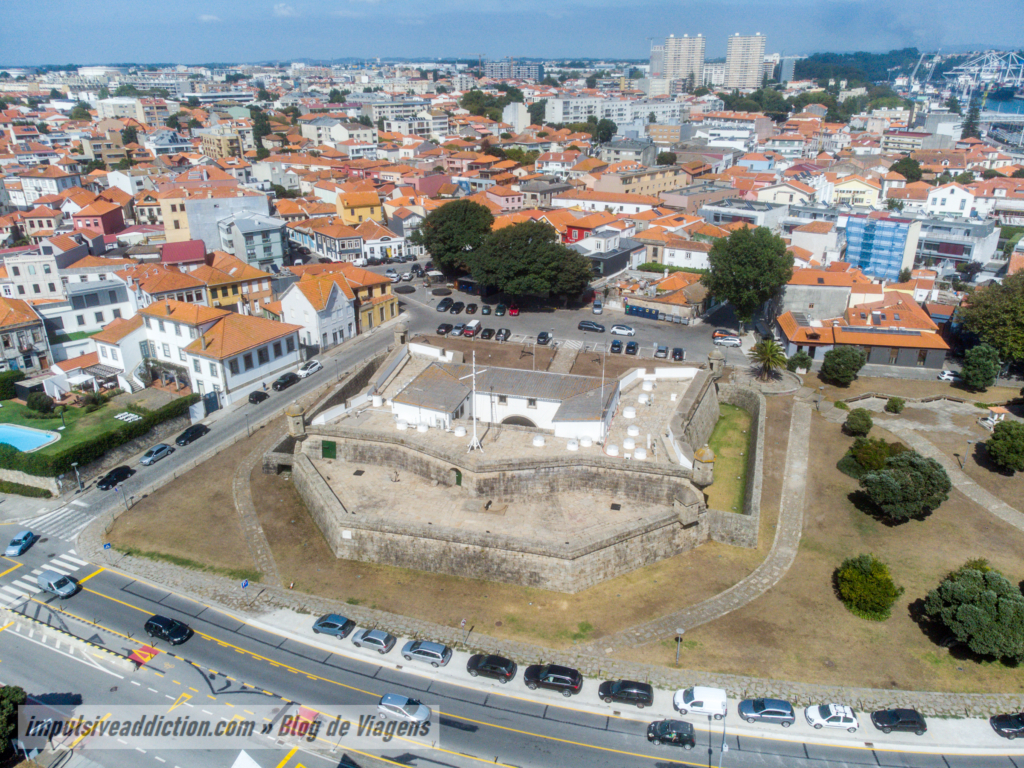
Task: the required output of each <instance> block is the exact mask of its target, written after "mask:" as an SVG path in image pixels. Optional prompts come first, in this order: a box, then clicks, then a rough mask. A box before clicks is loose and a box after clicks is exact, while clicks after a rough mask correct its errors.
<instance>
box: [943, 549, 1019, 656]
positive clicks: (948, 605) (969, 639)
mask: <svg viewBox="0 0 1024 768" xmlns="http://www.w3.org/2000/svg"><path fill="white" fill-rule="evenodd" d="M979 565H980V566H981V567H979ZM986 566H987V564H986V563H984V561H980V563H979V562H978V561H975V562H968V563H967V564H965V565H964V566H963V567H962V568H960V569H959V570H958V571H954V572H953V573H951V574H949V575H948V576H947V577H946V578H945V579H943V580H942V582H941V583H940V584H939V586H938V587H937V588H936V589H933V590H932V591H931V592H929V593H928V596H927V597H926V598H925V601H924V610H925V613H926V614H928V615H929V616H931V617H933V618H935V619H937V620H938V621H940V622H942V624H943V625H945V627H946V628H947V629H948V630H949V631H950V632H952V633H953V635H954V636H955V637H956V639H957V640H959V641H960V642H961V643H966V644H967V647H968V648H970V649H971V651H973V652H974V653H976V654H978V655H980V656H993V657H995V658H997V659H1006V660H1009V661H1012V662H1014V663H1018V664H1019V663H1020V662H1021V661H1024V595H1021V591H1020V588H1019V587H1018V586H1017V585H1016V584H1011V583H1010V581H1009V580H1008V579H1007V578H1006V577H1005V576H1003V575H1002V574H1001V573H999V572H998V571H994V570H992V569H987V570H983V568H985V567H986Z"/></svg>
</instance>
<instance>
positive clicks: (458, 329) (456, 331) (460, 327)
mask: <svg viewBox="0 0 1024 768" xmlns="http://www.w3.org/2000/svg"><path fill="white" fill-rule="evenodd" d="M465 330H466V324H465V323H456V324H455V327H454V328H452V332H451V335H452V336H461V335H462V332H463V331H465Z"/></svg>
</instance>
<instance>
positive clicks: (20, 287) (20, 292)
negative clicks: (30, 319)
mask: <svg viewBox="0 0 1024 768" xmlns="http://www.w3.org/2000/svg"><path fill="white" fill-rule="evenodd" d="M18 294H19V295H21V296H24V295H25V286H24V285H19V286H18Z"/></svg>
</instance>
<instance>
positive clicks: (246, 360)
mask: <svg viewBox="0 0 1024 768" xmlns="http://www.w3.org/2000/svg"><path fill="white" fill-rule="evenodd" d="M242 362H243V363H245V370H247V371H251V370H252V352H247V353H246V354H245V355H243V357H242Z"/></svg>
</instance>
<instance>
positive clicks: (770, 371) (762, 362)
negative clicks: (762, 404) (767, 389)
mask: <svg viewBox="0 0 1024 768" xmlns="http://www.w3.org/2000/svg"><path fill="white" fill-rule="evenodd" d="M747 356H748V357H749V358H750V362H752V363H753V364H754V365H756V366H758V367H760V369H761V370H760V372H759V373H758V375H757V377H758V378H759V379H761V381H768V379H770V378H772V377H773V376H775V372H776V371H779V370H781V369H782V368H785V367H786V353H785V352H783V351H782V347H780V346H779V345H778V343H777V342H775V341H773V340H772V339H762V340H761V341H759V342H758V343H757V344H755V345H754V348H753V349H751V350H750V352H749V354H748V355H747Z"/></svg>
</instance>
